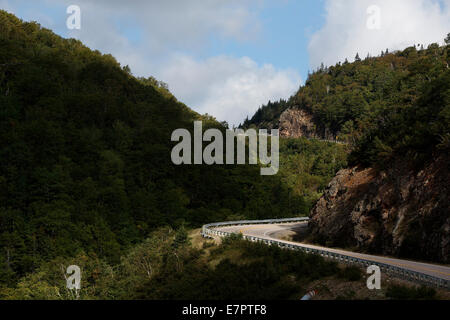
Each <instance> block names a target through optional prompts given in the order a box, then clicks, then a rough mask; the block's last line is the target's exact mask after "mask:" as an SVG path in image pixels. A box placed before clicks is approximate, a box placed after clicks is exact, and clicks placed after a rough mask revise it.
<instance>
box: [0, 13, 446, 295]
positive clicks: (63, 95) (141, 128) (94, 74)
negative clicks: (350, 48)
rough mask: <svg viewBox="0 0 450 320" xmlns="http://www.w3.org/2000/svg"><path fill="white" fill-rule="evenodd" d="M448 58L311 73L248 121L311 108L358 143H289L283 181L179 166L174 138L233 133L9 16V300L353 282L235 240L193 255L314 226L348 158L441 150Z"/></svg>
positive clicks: (151, 83)
mask: <svg viewBox="0 0 450 320" xmlns="http://www.w3.org/2000/svg"><path fill="white" fill-rule="evenodd" d="M447 52H448V47H439V46H430V47H429V48H428V49H424V50H416V49H415V48H409V49H407V50H405V51H404V52H398V53H393V54H383V57H380V58H367V59H366V60H364V61H357V62H355V63H352V64H350V63H344V64H342V65H337V66H334V67H330V68H322V69H321V70H318V71H317V72H315V73H313V74H312V75H311V76H310V78H309V79H308V81H307V83H306V85H305V86H304V87H302V88H301V89H300V91H299V92H298V93H297V94H296V95H295V96H293V97H292V98H291V99H289V101H280V102H276V103H272V102H271V103H269V105H268V106H267V107H263V108H262V109H261V111H259V113H258V116H257V118H256V119H251V120H248V119H247V122H246V123H247V124H248V125H250V124H254V125H257V124H258V123H257V122H259V121H265V122H266V123H276V121H274V119H275V118H276V117H277V116H279V114H280V113H281V112H282V111H283V110H284V109H285V108H287V107H290V106H294V105H295V106H301V107H303V108H308V110H310V111H311V112H313V113H314V114H315V116H316V119H317V121H318V123H319V124H320V125H322V126H323V127H327V128H330V129H331V130H333V132H336V134H337V133H338V132H341V133H342V134H344V135H345V139H346V140H349V141H350V140H351V139H354V143H353V144H354V145H355V149H354V151H353V152H352V153H351V154H350V158H348V157H349V154H348V149H347V147H346V146H342V145H337V144H330V143H325V142H320V141H309V140H307V139H286V140H283V141H281V146H280V153H281V155H280V161H281V163H280V172H279V174H278V175H276V176H264V177H263V176H261V175H260V167H259V166H252V165H215V166H206V165H203V166H176V165H174V164H172V162H171V159H170V154H171V150H172V148H173V146H174V143H173V142H171V133H172V132H173V131H174V130H175V129H178V128H186V129H188V130H192V128H193V122H194V121H197V120H200V121H203V127H204V129H205V130H206V129H208V128H218V129H220V130H225V129H226V128H227V126H226V124H225V123H220V122H218V121H217V120H216V119H214V118H212V117H211V116H208V115H200V114H198V113H196V112H194V111H192V110H191V109H190V108H189V107H188V106H186V105H185V104H183V103H182V102H180V101H178V100H177V99H176V98H175V97H174V96H173V95H172V94H171V92H170V91H169V87H168V86H167V85H166V84H165V83H162V82H160V81H158V80H156V79H155V78H154V77H152V76H148V78H137V77H135V76H133V75H132V73H131V72H130V68H129V67H128V66H121V65H120V64H119V63H118V62H117V61H116V59H115V58H114V57H112V56H111V55H109V54H103V53H101V52H98V51H93V50H91V49H89V48H88V47H86V46H85V45H83V44H82V43H81V42H80V41H78V40H75V39H63V38H61V37H59V36H58V35H56V34H54V33H53V32H52V31H50V30H47V29H45V28H42V27H41V26H40V25H39V24H38V23H35V22H24V21H22V20H20V19H18V18H17V17H15V16H14V15H12V14H9V13H7V12H5V11H0V299H74V298H76V299H131V298H136V299H188V298H203V299H223V298H225V299H227V298H232V297H234V296H235V295H239V296H240V297H242V298H252V299H254V298H261V299H289V298H295V299H297V298H298V295H299V294H300V292H302V291H303V290H306V288H307V287H308V284H309V283H310V282H311V281H314V280H317V279H323V278H326V277H338V278H345V277H347V276H346V271H345V270H344V271H342V270H341V269H340V268H339V267H338V266H337V265H335V264H333V263H330V262H326V261H325V260H323V259H322V258H320V257H314V256H305V255H303V254H301V253H293V252H285V251H281V250H277V249H274V248H266V247H263V246H258V245H254V244H249V243H246V242H243V241H241V240H240V239H228V240H226V241H225V242H224V244H223V245H221V246H216V245H213V244H210V243H205V244H204V245H203V246H202V247H200V248H199V247H198V246H195V245H194V244H193V243H191V241H192V232H193V230H195V228H199V227H200V226H201V225H202V224H205V223H209V222H217V221H226V220H238V219H260V218H282V217H295V216H306V215H308V213H309V211H310V209H311V207H312V206H313V205H314V203H315V201H317V199H318V198H319V197H320V195H321V193H322V191H323V190H324V189H325V188H326V186H327V184H328V182H329V181H330V179H331V178H332V177H333V176H334V175H335V174H336V172H337V171H338V170H339V169H341V168H344V167H346V166H347V165H348V163H349V161H363V159H366V160H364V161H366V162H371V161H375V160H377V159H379V158H378V157H380V156H385V155H386V156H388V155H391V154H392V153H393V152H401V150H403V149H402V148H406V147H408V148H410V147H411V146H414V148H415V149H414V150H416V151H417V152H418V153H420V154H423V153H424V152H425V151H426V150H429V149H430V148H433V150H435V149H436V150H444V151H445V150H447V149H448V148H449V133H448V129H449V127H448V126H449V120H450V112H449V99H450V91H449V90H448V86H449V83H450V81H449V80H450V79H449V76H450V75H449V71H448V55H447ZM446 63H447V65H446ZM416 92H420V93H421V94H417V93H416ZM394 105H395V107H393V106H394ZM272 109H273V110H272ZM267 110H268V111H270V110H272V111H270V112H269V113H267V112H266V111H267ZM407 111H408V112H407ZM411 111H413V112H411ZM423 119H424V121H419V120H423ZM396 121H398V122H401V123H402V126H400V127H399V128H401V129H399V130H396V129H395V128H396V123H397V122H396ZM319 127H320V126H319ZM399 135H401V137H402V139H399ZM352 141H353V140H352ZM380 150H381V151H380ZM355 159H356V160H355ZM233 257H234V258H233ZM244 257H247V259H244ZM262 260H264V261H262ZM70 264H77V265H79V266H80V267H81V268H82V270H83V279H84V280H83V281H85V282H83V283H84V286H83V290H82V291H81V293H80V294H79V295H78V296H74V293H73V292H69V291H67V290H66V289H65V287H64V285H65V281H64V273H63V270H64V268H65V267H66V266H68V265H70ZM305 270H309V271H308V272H306V271H305ZM351 273H352V272H350V274H351ZM353 273H354V272H353ZM240 274H246V275H248V282H246V283H245V284H244V287H241V286H242V285H243V283H242V282H240V281H239V279H240V277H239V275H240ZM350 278H351V277H350ZM356 278H358V279H359V277H356ZM292 279H294V280H295V281H294V282H292ZM194 284H195V285H194ZM205 288H208V289H209V290H210V291H207V290H206V289H205ZM249 292H257V293H258V296H257V297H255V296H249Z"/></svg>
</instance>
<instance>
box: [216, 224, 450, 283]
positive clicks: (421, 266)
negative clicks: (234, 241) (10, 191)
mask: <svg viewBox="0 0 450 320" xmlns="http://www.w3.org/2000/svg"><path fill="white" fill-rule="evenodd" d="M307 226H308V222H301V223H290V224H258V225H245V226H230V227H221V228H216V230H219V231H225V232H231V233H242V234H243V235H246V236H254V237H259V238H263V239H267V240H277V241H280V242H284V243H287V244H296V243H295V242H292V241H286V240H282V239H279V238H277V236H278V235H281V234H285V233H286V231H294V230H296V229H297V230H298V229H301V228H306V227H307ZM302 245H303V246H304V247H308V248H312V249H319V250H327V251H330V252H333V253H340V254H345V255H348V256H351V257H355V258H360V259H368V260H372V261H378V262H382V263H385V264H389V265H392V266H397V267H403V268H405V269H409V270H412V271H417V272H422V273H425V274H427V275H430V276H434V277H438V278H441V279H446V280H450V267H448V266H442V265H435V264H429V263H422V262H416V261H409V260H402V259H395V258H387V257H381V256H373V255H368V254H363V253H357V252H352V251H345V250H340V249H330V248H325V247H320V246H315V245H310V244H305V243H302Z"/></svg>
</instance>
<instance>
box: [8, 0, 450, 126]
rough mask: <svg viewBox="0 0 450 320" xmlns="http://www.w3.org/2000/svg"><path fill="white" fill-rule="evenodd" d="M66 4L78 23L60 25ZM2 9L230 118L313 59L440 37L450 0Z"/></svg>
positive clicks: (213, 0) (136, 2) (277, 90)
mask: <svg viewBox="0 0 450 320" xmlns="http://www.w3.org/2000/svg"><path fill="white" fill-rule="evenodd" d="M69 5H78V6H79V7H80V9H81V29H80V30H69V29H68V28H67V26H66V20H67V18H68V16H69V15H68V14H67V13H66V9H67V7H68V6H69ZM0 8H1V9H4V10H7V11H10V12H12V13H14V14H16V15H17V16H19V17H20V18H22V19H24V20H34V21H37V22H39V23H40V24H42V25H43V26H44V27H47V28H50V29H52V30H53V31H55V32H56V33H57V34H60V35H62V36H64V37H75V38H78V39H80V40H82V41H83V42H84V43H85V44H86V45H88V46H89V47H90V48H92V49H97V50H100V51H101V52H103V53H111V54H113V55H114V56H115V57H116V58H117V59H118V60H119V62H120V63H121V64H122V65H129V66H130V68H131V70H132V72H133V74H134V75H136V76H149V75H152V76H154V77H156V78H157V79H159V80H162V81H164V82H167V83H168V84H169V88H170V90H171V91H172V92H173V93H174V94H175V96H176V97H177V98H178V99H179V100H181V101H183V102H185V103H186V104H187V105H189V106H190V107H191V108H193V109H194V110H196V111H198V112H200V113H209V114H211V115H213V116H215V117H216V118H217V119H218V120H221V121H223V120H226V121H228V122H229V123H230V124H232V125H233V124H234V125H237V124H239V123H240V122H242V120H243V119H244V118H245V117H246V116H247V115H249V116H251V115H252V114H253V113H254V112H255V111H256V110H257V109H258V107H259V106H260V105H261V104H265V103H267V101H268V100H272V101H274V100H278V99H280V98H288V97H289V96H290V95H291V94H292V93H294V92H295V91H296V90H297V89H298V87H299V86H300V85H301V84H302V83H303V82H304V80H305V78H306V77H307V74H308V71H309V70H312V69H315V68H316V67H318V66H319V65H320V63H322V62H323V63H325V64H326V65H331V64H334V63H336V62H338V61H343V60H344V59H345V58H348V59H349V60H350V61H352V60H353V59H354V57H355V55H356V53H357V52H359V54H360V56H361V57H365V56H366V55H367V54H368V53H370V54H371V55H373V56H374V55H378V54H379V53H380V52H381V50H385V49H386V48H389V49H390V50H395V49H402V48H405V47H408V46H411V45H413V44H419V43H420V44H424V45H425V46H427V45H428V44H430V43H432V42H439V43H442V42H443V39H444V38H445V35H446V34H447V33H449V32H450V0H126V1H125V0H67V1H66V0H33V1H30V0H0Z"/></svg>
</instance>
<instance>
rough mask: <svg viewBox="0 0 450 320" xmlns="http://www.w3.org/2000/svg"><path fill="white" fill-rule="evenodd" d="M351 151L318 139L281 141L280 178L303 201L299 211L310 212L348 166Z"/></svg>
mask: <svg viewBox="0 0 450 320" xmlns="http://www.w3.org/2000/svg"><path fill="white" fill-rule="evenodd" d="M347 157H348V151H347V150H346V147H345V146H343V145H340V144H335V143H328V142H322V141H317V140H308V139H306V138H299V139H293V138H289V139H281V140H280V171H279V173H278V175H279V176H280V177H281V180H282V181H283V182H284V184H285V185H286V186H288V187H289V189H290V190H292V191H293V193H294V194H295V195H296V196H299V197H302V198H303V199H304V202H303V205H304V207H298V209H299V212H310V210H311V208H312V206H314V204H315V203H316V201H317V200H318V199H319V198H320V197H321V195H322V192H323V191H324V190H325V188H326V187H327V186H328V183H329V182H330V180H331V179H332V178H333V177H334V176H335V175H336V173H337V172H338V171H339V170H340V169H342V168H345V167H346V166H347Z"/></svg>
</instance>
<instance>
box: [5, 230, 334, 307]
mask: <svg viewBox="0 0 450 320" xmlns="http://www.w3.org/2000/svg"><path fill="white" fill-rule="evenodd" d="M183 233H184V231H182V230H178V231H174V230H172V229H170V228H163V229H159V230H157V231H155V232H153V233H152V234H151V236H150V238H148V239H147V240H145V241H144V242H143V243H141V244H140V245H137V246H135V247H134V248H132V249H130V250H129V251H128V252H127V253H126V254H125V255H124V256H123V257H122V258H121V259H120V263H118V264H116V265H111V264H108V263H107V262H106V261H105V260H103V259H100V258H98V257H97V256H95V255H88V254H85V253H80V254H78V255H77V256H76V257H73V258H67V259H63V258H57V259H54V260H52V261H50V262H47V263H44V264H43V265H42V266H41V267H40V268H39V269H38V270H36V271H35V272H33V273H31V274H29V275H27V276H26V277H24V278H22V279H20V281H19V283H18V284H17V287H16V288H15V289H11V288H4V289H0V299H74V298H76V295H74V293H71V292H69V290H67V289H66V288H65V280H64V270H65V268H66V267H67V266H68V265H70V264H73V263H77V264H79V265H80V267H81V269H82V284H83V285H82V289H81V290H80V292H79V297H78V298H79V299H130V298H134V299H194V300H197V299H236V298H239V299H247V300H251V299H299V298H300V297H301V296H302V294H304V292H305V290H306V286H307V285H308V283H310V282H311V281H314V280H317V279H322V278H325V277H329V276H334V275H336V274H337V273H338V272H339V268H338V267H337V265H336V263H334V262H326V261H325V260H323V258H321V257H318V256H314V255H308V254H304V253H301V252H294V251H290V250H283V249H280V248H278V247H274V246H273V247H269V246H266V245H264V244H258V243H251V242H248V241H243V240H241V239H239V238H238V237H234V238H230V239H228V240H226V241H225V242H224V243H223V245H221V246H213V247H210V248H208V249H200V250H199V249H194V248H193V246H192V245H191V244H190V243H189V240H188V239H187V238H186V237H183V236H180V234H183ZM177 239H178V240H177ZM179 239H184V240H182V241H180V240H179Z"/></svg>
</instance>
